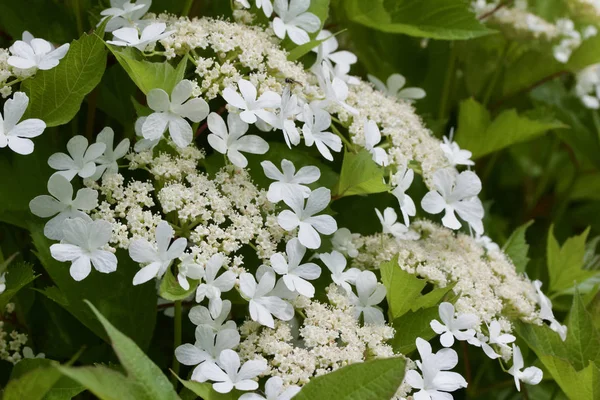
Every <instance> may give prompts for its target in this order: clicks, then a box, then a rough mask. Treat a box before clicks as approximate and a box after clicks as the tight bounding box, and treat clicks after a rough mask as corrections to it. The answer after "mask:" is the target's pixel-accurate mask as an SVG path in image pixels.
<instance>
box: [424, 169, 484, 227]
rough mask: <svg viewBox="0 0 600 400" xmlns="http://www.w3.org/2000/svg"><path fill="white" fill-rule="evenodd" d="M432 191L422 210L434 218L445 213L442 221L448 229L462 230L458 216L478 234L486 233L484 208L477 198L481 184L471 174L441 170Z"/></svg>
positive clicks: (436, 176)
mask: <svg viewBox="0 0 600 400" xmlns="http://www.w3.org/2000/svg"><path fill="white" fill-rule="evenodd" d="M433 186H434V187H435V189H436V190H432V191H430V192H429V193H427V194H426V195H425V197H423V200H421V207H423V209H424V210H425V211H427V212H428V213H430V214H439V213H441V212H442V211H444V210H445V215H444V217H443V218H442V223H443V224H444V226H446V227H448V228H450V229H459V228H460V227H461V223H460V222H459V220H458V219H457V218H456V215H455V214H454V212H456V213H457V214H458V216H459V217H461V218H462V219H463V220H465V221H466V222H468V223H469V225H470V226H471V227H472V228H473V230H474V231H475V232H476V233H483V223H482V221H481V220H482V218H483V205H482V204H481V201H480V200H479V199H478V198H477V194H478V193H479V192H480V191H481V181H480V180H479V178H478V177H477V175H475V173H474V172H471V171H463V172H461V173H460V174H458V173H457V172H456V170H454V169H451V168H445V169H441V170H438V171H436V172H435V174H434V175H433Z"/></svg>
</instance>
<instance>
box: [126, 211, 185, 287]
mask: <svg viewBox="0 0 600 400" xmlns="http://www.w3.org/2000/svg"><path fill="white" fill-rule="evenodd" d="M174 233H175V232H174V231H173V228H171V226H170V225H169V223H168V222H166V221H160V222H159V223H158V225H157V226H156V232H155V238H156V243H155V244H153V243H150V242H148V241H147V240H146V239H136V240H134V241H132V242H131V244H130V245H129V256H130V257H131V258H132V259H133V261H136V262H138V263H142V264H146V265H145V266H144V267H143V268H142V269H140V270H139V271H138V272H137V273H136V274H135V276H134V277H133V284H134V285H140V284H142V283H145V282H148V281H149V280H150V279H152V278H154V277H158V278H160V277H162V276H163V275H164V273H165V271H166V270H167V268H169V265H171V263H172V262H173V260H174V259H176V258H178V257H181V256H182V255H183V252H184V251H185V247H186V246H187V240H186V239H185V238H179V239H177V240H175V241H174V242H173V243H171V239H173V236H174Z"/></svg>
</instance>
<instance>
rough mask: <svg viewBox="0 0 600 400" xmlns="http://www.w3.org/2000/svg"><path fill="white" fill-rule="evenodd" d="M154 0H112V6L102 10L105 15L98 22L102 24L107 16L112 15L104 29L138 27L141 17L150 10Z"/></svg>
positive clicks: (110, 30) (107, 30)
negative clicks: (132, 0)
mask: <svg viewBox="0 0 600 400" xmlns="http://www.w3.org/2000/svg"><path fill="white" fill-rule="evenodd" d="M151 4H152V0H137V1H134V2H133V3H132V2H131V0H110V8H107V9H106V10H103V11H102V12H100V15H102V16H104V18H102V20H101V21H100V22H99V23H98V25H100V24H101V23H102V21H104V19H105V18H108V17H112V18H111V20H110V21H108V23H107V24H106V28H105V29H104V30H105V31H106V32H112V31H114V30H116V29H119V28H122V27H124V26H130V27H136V26H137V24H138V23H139V22H141V21H140V19H141V18H142V17H143V16H144V14H146V13H147V12H148V9H149V8H150V5H151Z"/></svg>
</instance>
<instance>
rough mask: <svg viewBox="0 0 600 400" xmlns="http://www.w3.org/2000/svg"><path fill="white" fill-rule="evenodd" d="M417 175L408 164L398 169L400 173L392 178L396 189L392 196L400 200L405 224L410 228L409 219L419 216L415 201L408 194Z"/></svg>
mask: <svg viewBox="0 0 600 400" xmlns="http://www.w3.org/2000/svg"><path fill="white" fill-rule="evenodd" d="M414 177H415V173H414V171H413V170H412V169H411V168H408V167H407V165H406V163H404V164H401V165H400V166H399V167H398V171H397V172H396V173H395V174H394V175H393V176H392V185H395V186H396V187H395V188H394V189H393V190H392V194H393V195H394V196H396V198H397V199H398V205H399V206H400V211H401V212H402V217H403V218H404V224H405V225H406V226H409V224H410V219H409V217H414V216H415V215H417V207H416V206H415V202H414V201H413V199H412V198H411V197H410V196H409V195H408V194H406V191H407V190H408V188H410V185H411V184H412V182H413V179H414Z"/></svg>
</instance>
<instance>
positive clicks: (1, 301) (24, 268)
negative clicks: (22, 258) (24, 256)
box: [0, 263, 36, 310]
mask: <svg viewBox="0 0 600 400" xmlns="http://www.w3.org/2000/svg"><path fill="white" fill-rule="evenodd" d="M32 268H33V266H32V265H31V264H28V263H15V264H12V265H10V266H9V267H8V269H7V274H6V290H5V291H4V292H3V293H2V294H0V310H4V309H5V307H6V304H8V302H9V301H10V299H12V297H13V296H14V295H15V294H17V292H18V291H19V290H21V289H23V287H25V286H26V285H27V284H29V283H30V282H33V280H34V279H35V278H36V277H35V275H34V274H33V269H32Z"/></svg>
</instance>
